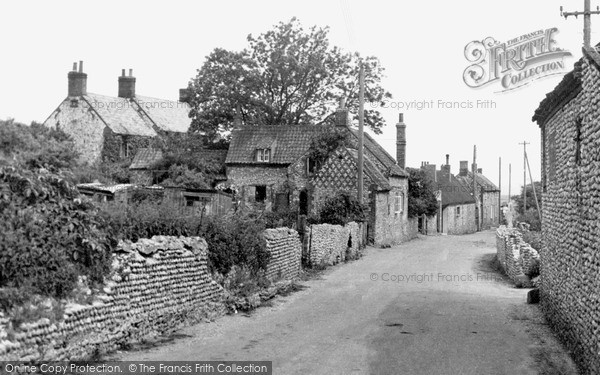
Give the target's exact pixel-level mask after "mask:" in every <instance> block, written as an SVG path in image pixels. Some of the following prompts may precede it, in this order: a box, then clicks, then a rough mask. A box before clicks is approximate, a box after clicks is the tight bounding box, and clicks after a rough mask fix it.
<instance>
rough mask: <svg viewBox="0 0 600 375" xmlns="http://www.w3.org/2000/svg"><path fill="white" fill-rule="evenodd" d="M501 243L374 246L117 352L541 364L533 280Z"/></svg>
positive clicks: (381, 370)
mask: <svg viewBox="0 0 600 375" xmlns="http://www.w3.org/2000/svg"><path fill="white" fill-rule="evenodd" d="M494 241H495V238H494V233H493V232H491V231H487V232H480V233H476V234H473V235H466V236H433V237H432V236H430V237H420V238H419V239H416V240H414V241H411V242H409V243H406V244H402V245H400V246H395V247H392V248H388V249H375V248H368V249H367V252H366V255H365V257H363V258H362V259H360V260H358V261H355V262H352V263H348V264H344V265H340V266H336V267H333V268H332V269H329V270H327V271H325V272H324V274H323V275H322V277H320V278H317V279H313V280H310V281H308V282H306V283H305V284H306V286H307V288H306V289H304V290H302V291H300V292H297V293H294V294H292V295H290V296H287V297H280V298H278V299H276V300H275V301H274V302H273V304H272V305H271V306H268V307H263V308H260V309H258V310H256V311H255V312H253V313H252V314H250V315H246V316H244V315H241V314H240V315H235V316H226V317H223V318H222V319H219V320H218V321H217V322H214V323H209V324H199V325H196V326H194V327H189V328H186V329H184V330H182V332H181V333H182V334H183V335H185V336H186V337H185V338H182V339H178V340H175V341H174V342H171V343H167V344H164V345H161V346H159V347H156V348H151V349H146V350H143V351H133V352H123V353H119V354H117V358H115V359H118V360H135V361H140V360H154V361H161V360H164V361H167V360H169V361H176V360H270V361H273V368H274V372H273V373H274V374H462V375H468V374H537V373H538V367H539V364H536V358H535V355H534V354H535V351H534V350H532V348H533V347H535V345H536V344H535V342H534V339H533V338H532V336H531V334H530V333H529V329H526V327H525V325H524V323H523V322H522V320H526V319H527V318H526V317H521V315H520V314H521V312H519V311H520V309H523V308H528V307H527V306H525V305H524V303H525V300H526V293H527V290H523V289H515V288H513V287H511V285H510V284H509V283H507V282H506V281H505V280H503V279H502V277H501V276H500V275H499V274H497V273H494V272H493V271H492V270H491V269H490V268H489V267H488V266H487V263H488V261H489V260H490V259H491V258H492V256H493V254H494V253H495V248H494V246H495V245H494ZM183 335H182V336H183Z"/></svg>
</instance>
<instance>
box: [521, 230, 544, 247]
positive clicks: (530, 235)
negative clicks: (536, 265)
mask: <svg viewBox="0 0 600 375" xmlns="http://www.w3.org/2000/svg"><path fill="white" fill-rule="evenodd" d="M523 241H525V242H527V243H528V244H529V245H531V247H533V248H534V249H536V250H537V251H541V250H542V232H539V231H524V232H523Z"/></svg>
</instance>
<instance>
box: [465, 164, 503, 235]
mask: <svg viewBox="0 0 600 375" xmlns="http://www.w3.org/2000/svg"><path fill="white" fill-rule="evenodd" d="M456 178H457V179H458V180H459V181H460V182H461V183H462V184H463V185H464V186H465V187H466V190H467V191H469V192H470V193H471V194H473V172H472V171H470V170H469V162H468V161H464V160H463V161H461V162H460V170H459V173H458V175H457V176H456ZM475 181H476V184H475V189H476V190H477V191H476V196H477V210H476V213H477V215H476V216H477V220H478V221H479V229H481V230H484V229H490V228H492V227H493V226H498V225H499V220H500V212H499V211H498V210H499V208H498V202H499V198H500V189H499V188H498V187H497V186H496V185H495V184H494V183H493V182H492V181H490V180H489V179H488V178H487V177H485V176H484V175H483V170H482V169H481V168H477V173H476V174H475Z"/></svg>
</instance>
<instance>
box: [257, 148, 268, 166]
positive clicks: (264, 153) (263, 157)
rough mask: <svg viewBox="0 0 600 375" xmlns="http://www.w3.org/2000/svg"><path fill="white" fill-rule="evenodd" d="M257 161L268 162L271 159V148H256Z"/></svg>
mask: <svg viewBox="0 0 600 375" xmlns="http://www.w3.org/2000/svg"><path fill="white" fill-rule="evenodd" d="M256 161H259V162H261V163H268V162H270V161H271V149H270V148H259V149H257V150H256Z"/></svg>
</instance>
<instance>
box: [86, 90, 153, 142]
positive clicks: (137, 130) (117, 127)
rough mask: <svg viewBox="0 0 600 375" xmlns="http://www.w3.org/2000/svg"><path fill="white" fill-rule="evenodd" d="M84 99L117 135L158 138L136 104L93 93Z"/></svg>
mask: <svg viewBox="0 0 600 375" xmlns="http://www.w3.org/2000/svg"><path fill="white" fill-rule="evenodd" d="M83 98H84V100H85V101H86V102H87V103H88V104H89V105H90V106H91V107H92V109H93V110H94V111H95V112H96V113H97V114H98V116H99V117H100V118H101V119H102V121H103V122H104V123H105V124H106V126H108V127H109V128H110V130H112V131H113V132H115V133H116V134H124V135H142V136H148V137H154V136H156V131H154V129H152V123H151V122H150V121H149V119H148V118H147V117H146V116H142V115H140V113H139V111H138V106H137V104H136V103H135V102H133V101H131V100H129V99H125V98H115V97H112V96H105V95H99V94H92V93H88V94H87V95H85V96H83Z"/></svg>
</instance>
